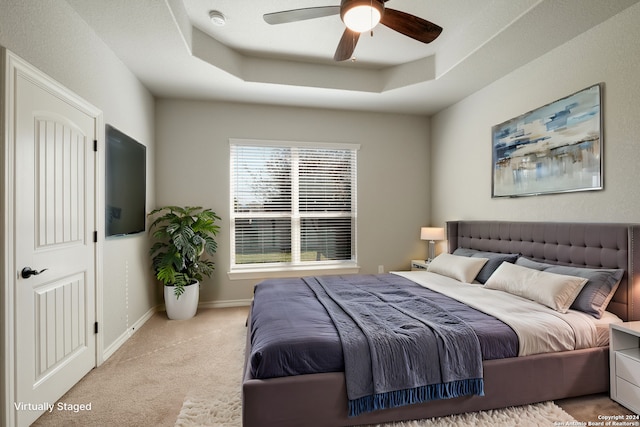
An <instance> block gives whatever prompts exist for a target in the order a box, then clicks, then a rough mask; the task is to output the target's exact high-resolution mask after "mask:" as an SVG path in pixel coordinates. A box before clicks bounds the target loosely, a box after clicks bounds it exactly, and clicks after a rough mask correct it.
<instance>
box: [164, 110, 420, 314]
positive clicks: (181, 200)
mask: <svg viewBox="0 0 640 427" xmlns="http://www.w3.org/2000/svg"><path fill="white" fill-rule="evenodd" d="M156 125H157V128H156V129H157V159H156V170H157V174H156V188H157V203H158V205H166V204H181V205H185V204H198V205H204V206H206V207H210V208H212V209H213V210H214V211H216V212H217V213H218V214H219V215H220V216H221V217H222V223H221V225H222V230H221V233H220V234H219V236H218V239H217V241H218V253H217V254H216V257H215V262H216V265H217V267H216V272H215V274H214V276H213V277H212V279H210V280H206V281H205V282H204V283H203V286H202V288H201V298H200V299H201V301H217V302H221V303H223V302H233V301H236V302H240V301H242V300H248V299H250V298H251V296H252V288H253V284H254V283H256V282H257V280H230V278H229V277H228V275H227V272H228V271H229V263H230V257H229V251H230V246H229V222H228V220H229V213H230V201H229V200H230V196H229V138H249V139H267V140H285V141H312V142H313V141H315V142H345V143H357V144H361V148H360V151H359V152H358V189H357V191H358V231H357V233H358V239H357V245H358V264H359V265H360V266H361V267H362V268H361V273H377V271H378V265H384V268H385V271H388V270H393V269H396V270H397V269H408V268H409V262H410V260H411V259H412V258H423V257H424V256H425V254H426V244H425V242H422V241H421V240H420V227H421V226H425V225H429V217H428V215H427V213H428V212H429V201H428V191H427V189H428V188H429V160H428V158H429V125H428V119H426V118H424V117H421V116H409V115H394V114H378V113H358V112H346V111H332V110H319V109H304V108H286V107H273V106H260V105H243V104H230V103H216V102H210V103H209V102H197V101H182V100H169V99H161V100H159V101H158V102H157V104H156Z"/></svg>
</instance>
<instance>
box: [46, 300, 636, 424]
mask: <svg viewBox="0 0 640 427" xmlns="http://www.w3.org/2000/svg"><path fill="white" fill-rule="evenodd" d="M246 316H247V308H225V309H206V310H199V312H198V314H197V316H196V317H195V318H193V319H190V320H183V321H169V320H167V318H166V316H165V314H164V313H157V314H156V315H154V316H153V317H152V318H151V319H150V320H149V321H148V322H147V323H146V324H145V325H144V326H143V327H142V328H141V329H140V330H139V331H138V332H136V333H135V334H134V335H133V336H132V337H131V338H130V339H129V340H128V341H127V342H126V343H125V344H124V345H123V346H122V347H121V348H120V349H119V350H118V351H117V352H116V353H115V354H114V355H113V356H112V357H111V358H110V359H109V360H108V361H107V362H105V363H104V364H103V365H102V366H100V367H99V368H97V369H94V370H93V371H91V372H90V373H89V374H88V375H87V376H86V377H85V378H83V379H82V381H80V382H79V383H78V384H77V385H76V386H75V387H74V388H73V389H71V390H70V391H69V392H68V393H67V394H65V395H64V396H63V397H62V398H61V399H60V402H64V403H69V404H74V403H76V404H83V403H84V404H87V403H91V411H87V412H77V413H74V412H69V411H55V410H54V411H53V412H52V413H47V414H45V415H43V416H42V417H40V418H39V419H38V420H37V421H36V423H35V424H34V425H35V426H65V427H66V426H88V427H91V426H137V427H144V426H167V427H171V426H174V425H175V426H180V427H187V426H229V427H231V426H233V427H238V426H240V425H241V417H240V414H241V407H240V381H241V371H242V362H243V358H242V354H243V351H244V342H245V334H246V328H245V326H244V324H245V320H246ZM556 403H558V404H559V405H560V407H561V408H562V409H564V410H565V411H566V412H568V413H569V414H571V416H573V417H574V418H575V419H577V420H579V421H584V422H586V421H596V420H597V418H596V417H597V416H598V415H616V414H622V413H630V412H629V411H627V410H626V409H624V408H622V407H621V406H619V405H617V404H616V403H615V402H613V401H611V400H610V399H608V397H607V396H606V395H598V396H589V397H585V398H578V399H567V400H564V401H559V402H556ZM510 411H511V410H502V411H488V412H487V413H483V414H480V415H470V414H466V415H464V416H461V417H451V418H440V419H437V420H435V421H420V422H417V423H404V424H397V425H394V427H426V426H429V427H431V426H468V425H482V424H479V423H480V422H481V421H480V420H481V419H484V418H486V419H487V420H489V421H487V422H488V423H490V424H491V425H492V426H500V425H505V426H506V425H531V426H537V425H544V423H543V424H540V423H542V422H543V421H542V420H545V421H544V422H547V420H548V421H549V422H550V424H548V425H553V422H554V421H556V422H562V420H565V418H563V417H566V416H567V414H566V413H565V412H563V411H559V408H558V407H557V406H555V405H552V404H548V405H547V404H545V405H534V406H532V407H531V408H528V409H527V410H526V411H525V410H523V408H516V409H514V411H517V412H510ZM487 417H488V418H487ZM514 417H516V418H514ZM514 420H515V421H514ZM568 420H571V418H568ZM500 423H502V424H500ZM527 423H529V424H527ZM565 425H566V424H565ZM390 426H391V425H386V426H385V427H390Z"/></svg>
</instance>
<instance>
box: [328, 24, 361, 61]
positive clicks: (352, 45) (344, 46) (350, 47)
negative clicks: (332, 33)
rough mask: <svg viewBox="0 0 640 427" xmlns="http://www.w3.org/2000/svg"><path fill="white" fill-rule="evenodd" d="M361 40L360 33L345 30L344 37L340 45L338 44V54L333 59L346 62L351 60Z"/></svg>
mask: <svg viewBox="0 0 640 427" xmlns="http://www.w3.org/2000/svg"><path fill="white" fill-rule="evenodd" d="M359 38H360V33H357V32H355V31H351V30H350V29H348V28H345V30H344V33H342V37H341V38H340V43H338V48H337V49H336V53H335V54H334V55H333V59H334V60H336V61H345V60H347V59H350V58H351V57H352V56H353V51H354V50H356V44H357V43H358V39H359Z"/></svg>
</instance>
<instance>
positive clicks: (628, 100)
mask: <svg viewBox="0 0 640 427" xmlns="http://www.w3.org/2000/svg"><path fill="white" fill-rule="evenodd" d="M639 22H640V5H636V6H633V7H631V8H630V9H627V10H626V11H624V12H622V13H621V14H619V15H617V16H615V17H613V18H612V19H610V20H608V21H606V22H604V23H603V24H601V25H599V26H598V27H595V28H594V29H592V30H590V31H588V32H587V33H585V34H583V35H580V36H578V37H576V38H575V39H573V40H571V41H570V42H568V43H566V44H564V45H562V46H560V47H558V48H557V49H555V50H553V51H551V52H549V53H547V54H545V55H544V56H542V57H540V58H538V59H537V60H535V61H533V62H531V63H530V64H527V65H526V66H524V67H522V68H520V69H518V70H516V71H514V72H512V73H511V74H509V75H507V76H506V77H504V78H502V79H500V80H498V81H496V82H495V83H493V84H491V85H490V86H487V87H485V88H484V89H482V90H480V91H478V92H476V93H475V94H473V95H471V96H469V97H468V98H466V99H464V100H463V101H461V102H459V103H457V104H456V105H453V106H451V107H450V108H448V109H446V110H444V111H442V112H440V113H439V114H437V115H435V116H434V117H432V120H431V130H432V133H431V157H432V161H431V172H432V176H431V183H432V185H431V203H432V210H431V216H432V218H433V220H434V223H436V224H444V222H445V221H447V220H456V219H506V220H539V221H549V220H554V221H613V222H640V197H639V196H638V192H637V188H640V174H638V173H637V169H638V164H640V120H639V118H640V84H639V83H638V70H640V43H638V40H640V26H639V25H638V23H639ZM523 48H524V47H523ZM599 82H603V83H604V95H603V105H602V112H603V114H604V190H602V191H590V192H578V193H562V194H553V195H543V196H533V197H522V198H515V199H491V127H492V126H493V125H496V124H499V123H502V122H504V121H506V120H508V119H511V118H513V117H516V116H519V115H520V114H523V113H525V112H527V111H530V110H533V109H535V108H538V107H540V106H543V105H545V104H547V103H549V102H553V101H555V100H557V99H559V98H563V97H565V96H567V95H570V94H572V93H574V92H576V91H578V90H580V89H583V88H586V87H588V86H591V85H593V84H595V83H599Z"/></svg>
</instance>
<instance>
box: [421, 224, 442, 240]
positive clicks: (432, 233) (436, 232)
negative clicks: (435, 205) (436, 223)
mask: <svg viewBox="0 0 640 427" xmlns="http://www.w3.org/2000/svg"><path fill="white" fill-rule="evenodd" d="M420 239H421V240H444V228H440V227H422V228H421V229H420Z"/></svg>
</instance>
